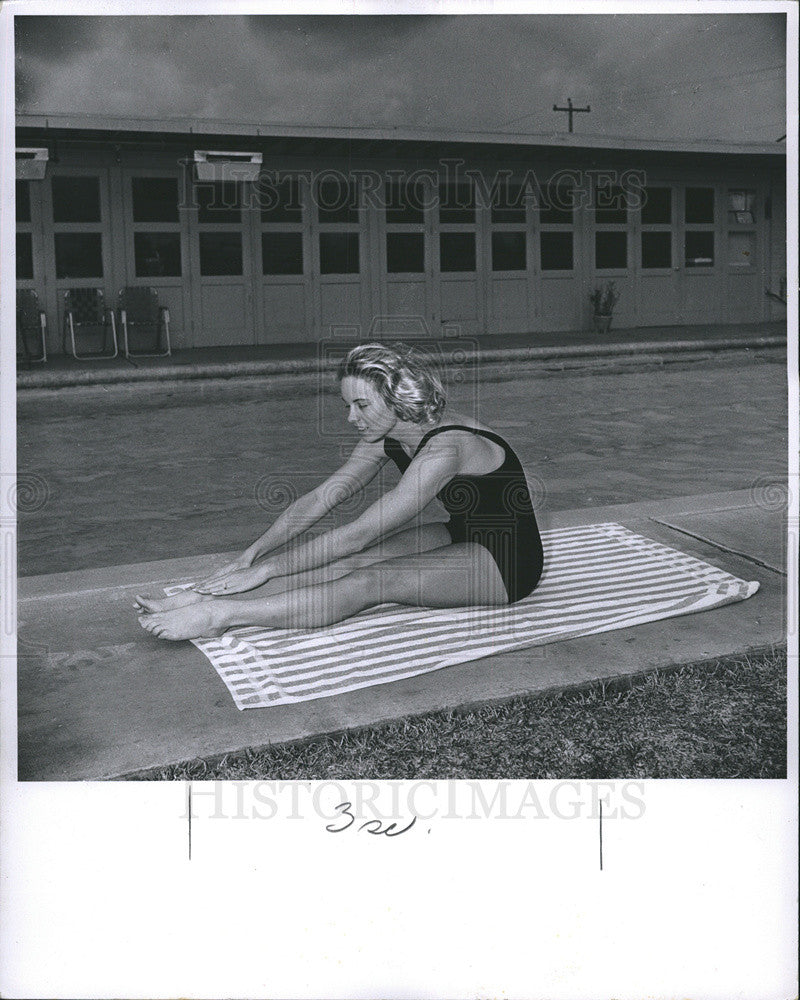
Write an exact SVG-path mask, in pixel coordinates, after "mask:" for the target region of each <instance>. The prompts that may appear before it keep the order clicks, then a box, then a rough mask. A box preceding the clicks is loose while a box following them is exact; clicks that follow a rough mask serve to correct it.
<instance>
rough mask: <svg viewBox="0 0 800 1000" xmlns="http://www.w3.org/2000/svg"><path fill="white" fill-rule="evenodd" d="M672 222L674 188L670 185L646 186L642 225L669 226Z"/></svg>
mask: <svg viewBox="0 0 800 1000" xmlns="http://www.w3.org/2000/svg"><path fill="white" fill-rule="evenodd" d="M671 222H672V190H671V188H668V187H646V188H645V189H644V198H643V200H642V225H645V226H658V225H665V226H668V225H670V224H671Z"/></svg>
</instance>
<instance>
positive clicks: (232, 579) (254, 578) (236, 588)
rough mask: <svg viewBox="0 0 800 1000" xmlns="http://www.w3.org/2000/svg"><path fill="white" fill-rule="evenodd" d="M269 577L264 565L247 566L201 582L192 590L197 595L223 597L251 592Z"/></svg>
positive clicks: (268, 570) (266, 567) (268, 571)
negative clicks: (246, 591)
mask: <svg viewBox="0 0 800 1000" xmlns="http://www.w3.org/2000/svg"><path fill="white" fill-rule="evenodd" d="M270 577H271V572H270V569H269V567H268V566H267V565H266V564H265V563H259V564H257V565H256V566H247V567H243V568H241V569H236V570H233V571H232V572H230V573H227V574H225V575H224V576H222V575H218V576H216V577H214V578H213V579H209V580H203V581H202V582H201V583H196V584H195V585H194V588H193V589H194V590H196V591H197V593H198V594H212V595H213V596H214V597H225V596H226V595H227V594H241V593H242V592H243V591H245V590H252V589H253V588H254V587H260V586H261V584H262V583H266V582H267V580H269V579H270Z"/></svg>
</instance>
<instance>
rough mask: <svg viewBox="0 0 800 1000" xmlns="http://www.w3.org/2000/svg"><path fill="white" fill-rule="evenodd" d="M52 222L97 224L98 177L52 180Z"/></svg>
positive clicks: (56, 178) (98, 202) (55, 178)
mask: <svg viewBox="0 0 800 1000" xmlns="http://www.w3.org/2000/svg"><path fill="white" fill-rule="evenodd" d="M53 221H54V222H99V221H100V178H99V177H54V178H53Z"/></svg>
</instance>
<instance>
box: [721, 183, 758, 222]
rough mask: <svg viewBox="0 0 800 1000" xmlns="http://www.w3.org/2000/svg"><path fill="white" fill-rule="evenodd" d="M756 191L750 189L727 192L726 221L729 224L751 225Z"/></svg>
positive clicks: (753, 218) (753, 220)
mask: <svg viewBox="0 0 800 1000" xmlns="http://www.w3.org/2000/svg"><path fill="white" fill-rule="evenodd" d="M755 200H756V193H755V191H752V190H737V191H729V192H728V222H729V223H730V224H731V225H739V226H741V225H753V223H754V222H755V214H754V211H753V209H754V205H755Z"/></svg>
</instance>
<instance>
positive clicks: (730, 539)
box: [18, 491, 786, 781]
mask: <svg viewBox="0 0 800 1000" xmlns="http://www.w3.org/2000/svg"><path fill="white" fill-rule="evenodd" d="M784 520H785V513H784V511H782V510H777V511H770V510H768V509H766V508H765V507H764V506H759V505H757V504H756V503H754V500H753V497H752V496H751V494H750V492H748V491H739V492H732V493H720V494H712V495H707V496H695V497H685V498H678V499H673V500H659V501H650V502H647V503H639V504H625V505H617V506H612V507H602V508H588V509H581V510H573V511H562V512H559V513H553V514H549V515H546V516H545V517H544V518H543V519H542V527H543V528H545V529H547V528H560V527H569V526H574V525H580V524H593V523H597V522H601V521H617V522H619V523H621V524H623V525H625V526H626V527H628V528H630V529H631V530H633V531H636V532H638V533H640V534H643V535H645V536H647V537H649V538H653V539H655V540H657V541H660V542H663V543H664V544H666V545H669V546H671V547H673V548H677V549H680V550H681V551H682V552H687V553H689V554H691V555H694V556H696V557H697V558H699V559H703V560H705V561H706V562H710V563H712V564H713V565H715V566H719V567H720V568H722V569H724V570H727V571H728V572H730V573H732V574H734V575H735V576H738V577H740V578H742V579H745V580H758V581H759V583H760V585H761V586H760V590H759V591H758V593H757V594H755V595H754V596H753V597H751V598H749V599H748V600H746V601H743V602H740V603H737V604H730V605H727V606H725V607H721V608H717V609H714V610H712V611H706V612H701V613H699V614H693V615H687V616H684V617H678V618H671V619H667V620H664V621H659V622H650V623H647V624H644V625H638V626H636V627H634V628H627V629H622V630H619V631H612V632H606V633H601V634H598V635H594V636H586V637H582V638H579V639H571V640H568V641H565V642H558V643H554V644H552V645H548V646H543V647H537V648H533V649H527V650H526V649H523V650H519V651H515V652H511V653H503V654H498V655H496V656H492V657H488V658H485V659H483V660H478V661H474V662H471V663H464V664H461V665H458V666H454V667H447V668H445V669H443V670H439V671H435V672H433V673H429V674H423V675H420V676H417V677H413V678H409V679H407V680H401V681H398V682H395V683H392V684H387V685H379V686H375V687H370V688H363V689H361V690H358V691H353V692H349V693H347V694H344V695H340V696H337V697H335V698H323V699H319V700H316V701H309V702H305V703H299V704H296V705H282V706H277V707H274V708H269V709H255V710H250V711H244V712H240V711H238V710H237V709H236V707H235V706H234V704H233V701H232V699H231V697H230V695H229V693H228V691H227V690H226V688H225V686H224V684H223V682H222V681H221V680H220V678H219V677H218V675H217V674H216V672H215V670H214V669H213V667H212V666H211V664H210V663H209V662H208V661H207V660H206V658H205V657H204V656H203V655H202V654H201V653H200V652H199V651H198V650H197V649H195V647H194V646H192V645H191V644H189V643H175V644H166V643H164V644H162V643H158V642H156V641H155V640H153V639H152V638H151V637H149V636H147V635H146V634H145V633H144V632H143V631H142V629H141V628H140V627H139V625H138V624H137V621H136V616H135V614H134V613H133V611H132V609H131V598H132V596H133V594H134V593H135V592H136V591H138V590H145V591H147V590H149V591H151V592H153V591H155V590H157V589H159V588H160V587H161V586H163V585H164V584H166V583H168V582H176V581H178V580H181V579H184V580H188V579H193V578H196V577H197V576H198V575H202V573H203V571H204V569H205V568H207V567H208V566H209V565H210V564H211V563H213V562H215V561H216V559H218V556H196V557H188V558H184V559H176V560H169V561H163V562H152V563H139V564H135V565H131V566H115V567H109V568H106V569H95V570H85V571H80V572H72V573H61V574H56V575H51V576H38V577H27V578H23V579H21V580H20V581H19V617H20V622H19V643H20V645H19V682H18V697H19V754H20V759H19V777H20V779H21V780H48V781H58V780H94V779H101V778H110V777H118V776H124V775H126V774H131V773H133V772H135V771H138V770H141V769H146V768H150V767H157V766H159V765H164V764H168V763H176V762H179V761H182V760H187V759H191V758H193V757H199V756H204V757H208V756H213V755H217V754H222V753H226V752H229V751H235V750H240V749H243V748H245V747H248V746H259V745H264V744H267V743H282V742H288V741H293V740H298V739H303V738H306V737H311V736H316V735H320V734H323V733H332V732H337V731H342V730H345V729H351V728H357V727H361V726H371V725H375V724H378V723H381V722H385V721H389V720H393V719H399V718H403V717H405V716H411V715H417V714H421V713H424V712H429V711H434V710H438V709H447V708H456V707H467V706H477V705H481V704H487V703H491V702H500V701H505V700H507V699H510V698H512V697H515V696H517V695H523V694H530V693H544V692H555V691H559V690H564V689H568V688H571V687H575V686H580V685H584V684H587V683H591V682H594V681H598V680H601V679H606V680H607V679H612V678H620V677H626V676H628V677H630V676H635V675H637V674H641V673H643V672H647V671H650V670H654V669H657V668H659V667H670V666H674V665H677V664H681V663H689V662H693V661H697V660H703V659H710V658H715V657H720V656H726V655H731V654H736V653H742V652H744V651H746V650H748V649H753V648H757V647H763V646H768V645H771V644H773V643H780V642H782V641H784V640H785V623H784V618H785V598H784V591H785V586H786V574H785V564H786V559H785V554H784V544H785V543H784Z"/></svg>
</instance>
